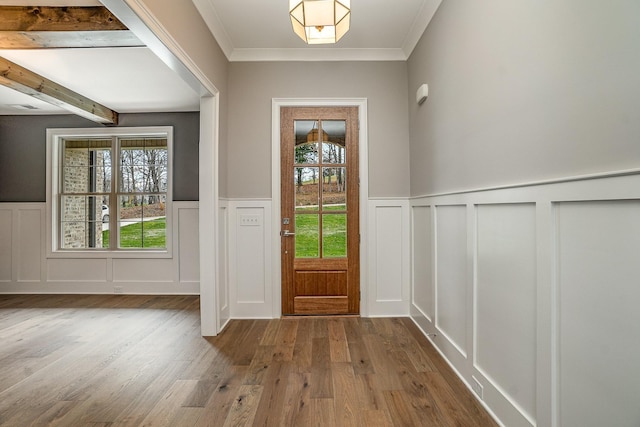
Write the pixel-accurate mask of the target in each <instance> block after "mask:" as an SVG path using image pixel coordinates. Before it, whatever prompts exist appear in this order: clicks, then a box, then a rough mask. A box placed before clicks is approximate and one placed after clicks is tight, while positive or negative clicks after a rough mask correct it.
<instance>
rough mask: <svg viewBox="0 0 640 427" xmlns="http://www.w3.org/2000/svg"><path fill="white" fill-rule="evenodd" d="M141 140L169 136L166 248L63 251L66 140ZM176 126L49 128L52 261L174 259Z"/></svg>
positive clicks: (48, 210)
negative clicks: (62, 173)
mask: <svg viewBox="0 0 640 427" xmlns="http://www.w3.org/2000/svg"><path fill="white" fill-rule="evenodd" d="M85 137H86V138H113V137H117V138H140V137H166V139H167V158H168V165H167V171H168V173H167V176H168V182H167V192H166V203H165V214H166V227H167V231H166V240H165V242H166V248H149V249H136V248H117V249H110V248H101V249H61V248H60V246H61V245H60V242H59V236H60V233H59V228H60V217H59V215H60V208H59V200H60V198H59V197H58V195H59V194H60V191H61V189H60V186H61V179H60V176H61V175H60V174H61V164H60V163H61V161H62V160H61V153H62V149H63V142H64V140H65V139H66V138H76V139H77V138H85ZM112 167H113V173H117V171H118V165H115V164H114V165H113V166H112ZM172 213H173V127H172V126H151V127H113V128H109V127H104V128H79V129H76V128H73V129H47V206H46V228H47V257H48V258H171V257H172V256H173V241H172V236H173V215H172Z"/></svg>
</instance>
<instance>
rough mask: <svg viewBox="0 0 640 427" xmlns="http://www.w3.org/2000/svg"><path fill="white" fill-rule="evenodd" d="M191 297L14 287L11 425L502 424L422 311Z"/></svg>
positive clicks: (9, 312) (2, 347) (3, 365)
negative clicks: (450, 359)
mask: <svg viewBox="0 0 640 427" xmlns="http://www.w3.org/2000/svg"><path fill="white" fill-rule="evenodd" d="M198 307H199V301H198V298H197V297H190V296H123V295H118V296H115V295H114V296H99V295H86V296H71V295H63V296H55V295H49V296H45V295H38V296H21V295H17V296H0V425H2V426H21V427H22V426H29V425H36V426H45V425H46V426H49V425H52V426H54V425H55V426H155V425H166V426H247V425H256V426H363V427H364V426H366V427H368V426H494V425H496V424H495V423H494V422H493V420H492V419H491V418H490V417H489V416H488V415H487V413H486V412H485V411H484V410H483V409H482V407H481V406H480V405H479V404H478V403H477V402H476V401H475V399H474V398H473V396H472V395H471V393H470V392H469V391H468V390H467V389H466V388H465V387H464V385H463V384H462V382H461V381H460V380H459V379H458V378H457V377H456V376H455V374H454V373H453V372H452V371H451V369H450V368H449V367H448V366H447V364H446V363H445V362H444V360H443V359H442V358H441V357H440V356H439V355H438V354H437V352H436V351H435V350H434V349H433V347H432V346H431V345H430V344H429V343H428V341H427V340H426V339H425V338H424V337H423V336H422V334H421V333H420V331H419V330H418V329H417V328H416V327H415V325H414V324H413V323H412V322H411V321H410V320H409V319H403V318H389V319H365V318H295V319H278V320H235V321H232V322H230V324H229V325H228V326H227V328H226V329H225V331H224V332H223V333H222V334H221V335H220V336H218V337H215V338H202V337H201V336H200V315H199V309H198Z"/></svg>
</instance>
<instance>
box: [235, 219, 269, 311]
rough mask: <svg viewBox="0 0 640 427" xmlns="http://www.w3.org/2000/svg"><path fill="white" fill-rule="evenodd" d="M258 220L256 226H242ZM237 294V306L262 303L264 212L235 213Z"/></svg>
mask: <svg viewBox="0 0 640 427" xmlns="http://www.w3.org/2000/svg"><path fill="white" fill-rule="evenodd" d="M247 216H251V217H255V218H259V219H258V221H257V223H258V224H259V225H243V224H242V218H244V217H247ZM235 259H236V292H237V294H236V295H237V297H236V298H237V301H236V302H239V303H242V302H244V303H249V302H251V303H256V302H261V303H262V302H265V298H266V294H265V291H266V290H265V283H266V277H265V265H264V263H265V235H264V209H262V208H238V209H236V253H235Z"/></svg>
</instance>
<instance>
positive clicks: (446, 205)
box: [411, 170, 640, 427]
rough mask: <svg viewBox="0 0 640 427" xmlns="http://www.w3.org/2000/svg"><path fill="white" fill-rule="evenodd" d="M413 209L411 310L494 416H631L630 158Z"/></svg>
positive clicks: (637, 383) (639, 190)
mask: <svg viewBox="0 0 640 427" xmlns="http://www.w3.org/2000/svg"><path fill="white" fill-rule="evenodd" d="M411 212H412V229H411V240H412V246H411V247H412V254H411V258H412V266H413V268H412V270H411V271H412V280H411V288H412V289H411V294H412V300H411V301H412V304H411V316H412V318H413V319H414V321H415V322H416V324H417V325H418V326H419V327H420V328H421V329H422V330H423V332H424V333H425V334H435V336H434V337H433V338H431V336H430V339H431V341H432V342H433V343H434V345H435V346H436V348H437V349H438V350H439V351H440V352H441V354H443V356H444V357H445V358H446V359H447V361H448V362H449V364H450V365H451V366H452V367H453V368H454V370H455V371H456V372H457V373H458V375H459V376H460V377H461V378H462V380H463V381H464V382H465V383H466V384H467V385H468V386H469V387H470V388H472V389H473V388H475V389H476V390H478V391H479V393H478V397H479V398H480V400H481V401H482V403H483V404H484V405H485V407H486V408H487V409H488V410H489V411H490V412H491V413H492V414H493V415H494V416H495V417H496V418H497V419H498V420H499V421H500V422H501V423H502V424H504V425H508V426H533V425H541V426H542V425H543V426H558V427H559V426H565V425H580V426H600V425H617V426H637V425H640V409H638V405H637V402H636V401H637V399H636V398H635V396H638V395H639V394H640V368H638V364H637V361H638V360H640V340H638V326H637V325H639V324H640V314H639V313H640V311H639V310H638V309H637V302H638V301H640V286H638V283H639V281H638V277H640V264H638V262H637V259H638V254H640V171H637V170H634V171H621V172H615V173H610V174H600V175H597V176H585V177H577V178H567V179H566V180H558V181H554V182H543V183H531V184H529V185H527V184H524V185H518V186H513V187H504V188H496V189H479V190H474V191H469V192H460V193H451V194H441V195H434V196H424V197H416V198H413V199H412V200H411ZM425 258H430V259H429V260H425ZM434 282H435V283H434ZM434 302H435V304H434ZM432 307H434V308H432ZM452 343H453V344H452ZM454 344H455V347H458V349H456V350H455V351H454V350H453V348H454ZM465 346H466V347H465ZM458 350H460V351H458ZM465 353H466V357H465ZM472 386H473V387H472ZM479 389H481V391H480V390H479ZM480 395H481V396H480Z"/></svg>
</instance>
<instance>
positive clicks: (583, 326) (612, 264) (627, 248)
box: [555, 200, 640, 427]
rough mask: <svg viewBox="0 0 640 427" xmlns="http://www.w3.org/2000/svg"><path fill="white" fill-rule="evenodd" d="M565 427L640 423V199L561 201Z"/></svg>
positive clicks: (558, 234)
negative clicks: (639, 398) (639, 401)
mask: <svg viewBox="0 0 640 427" xmlns="http://www.w3.org/2000/svg"><path fill="white" fill-rule="evenodd" d="M555 209H556V239H557V259H556V262H557V269H556V271H557V311H558V314H559V316H558V325H557V333H558V338H559V342H558V346H559V354H558V366H557V369H558V374H559V375H558V377H557V378H558V383H557V384H556V386H557V388H558V402H557V403H558V408H559V416H558V419H557V422H558V425H563V426H573V425H576V426H577V425H580V426H603V425H610V426H628V427H631V426H638V425H640V406H639V405H638V396H640V367H639V366H638V363H639V361H640V309H639V308H638V305H639V303H640V262H639V261H640V201H638V200H629V201H621V200H611V201H585V202H573V203H557V204H556V205H555Z"/></svg>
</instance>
